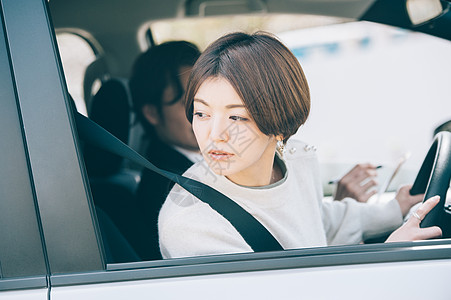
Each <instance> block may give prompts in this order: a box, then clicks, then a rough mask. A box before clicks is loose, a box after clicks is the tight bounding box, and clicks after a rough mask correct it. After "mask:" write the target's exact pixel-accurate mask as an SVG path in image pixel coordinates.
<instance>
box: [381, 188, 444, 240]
mask: <svg viewBox="0 0 451 300" xmlns="http://www.w3.org/2000/svg"><path fill="white" fill-rule="evenodd" d="M398 201H399V200H398ZM439 201H440V197H439V196H434V197H431V198H429V199H428V200H427V201H425V202H424V203H423V204H421V206H420V207H419V208H418V209H417V211H416V212H414V213H413V214H412V216H411V217H410V218H409V220H407V222H406V223H404V224H403V225H402V226H401V227H399V228H398V229H397V230H395V231H394V232H393V233H392V234H391V235H390V236H389V237H388V239H387V240H386V242H403V241H416V240H427V239H432V238H438V237H441V236H442V230H441V229H440V227H438V226H432V227H427V228H420V223H421V221H422V220H423V219H424V217H425V216H426V215H427V214H428V213H429V212H430V211H431V210H432V209H433V208H434V206H436V205H437V203H439Z"/></svg>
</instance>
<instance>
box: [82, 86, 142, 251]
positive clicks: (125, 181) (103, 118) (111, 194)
mask: <svg viewBox="0 0 451 300" xmlns="http://www.w3.org/2000/svg"><path fill="white" fill-rule="evenodd" d="M89 111H90V115H89V117H90V119H91V120H93V121H94V122H96V123H97V124H99V125H100V126H102V127H103V128H105V129H106V130H108V131H109V132H110V133H111V134H113V135H114V136H116V137H117V138H118V139H119V140H121V141H122V142H124V143H125V144H128V140H129V133H130V125H131V119H132V117H131V109H130V105H129V94H128V91H127V85H126V84H125V83H124V82H123V81H122V80H119V79H110V80H108V81H106V82H105V83H104V84H103V85H102V86H101V87H100V89H99V91H98V92H97V93H96V94H95V95H94V96H93V98H92V100H91V107H90V110H89ZM83 155H84V160H85V165H86V170H87V173H88V178H89V183H90V186H91V193H92V197H93V200H94V204H95V206H96V208H98V209H101V210H102V212H103V213H104V214H106V215H108V216H109V218H111V221H112V222H113V223H114V224H115V225H116V226H117V228H118V229H119V231H120V232H121V233H122V234H123V235H124V237H125V239H126V240H127V241H128V242H129V243H130V244H131V245H132V246H133V245H134V243H136V241H139V239H142V237H140V236H138V232H139V230H138V228H140V227H142V226H141V225H140V222H141V220H142V216H141V212H140V210H139V209H138V208H137V205H136V202H135V191H136V188H137V186H138V184H139V180H140V172H139V171H138V170H131V169H130V168H127V167H124V161H123V159H122V158H121V157H119V156H116V155H114V154H111V153H109V152H107V151H104V150H101V149H98V148H96V147H93V146H91V145H85V146H84V151H83Z"/></svg>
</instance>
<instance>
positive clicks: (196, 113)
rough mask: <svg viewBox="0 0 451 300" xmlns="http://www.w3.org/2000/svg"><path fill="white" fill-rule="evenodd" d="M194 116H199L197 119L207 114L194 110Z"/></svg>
mask: <svg viewBox="0 0 451 300" xmlns="http://www.w3.org/2000/svg"><path fill="white" fill-rule="evenodd" d="M194 116H195V117H197V118H199V119H204V118H206V117H207V115H206V114H204V113H202V112H195V113H194Z"/></svg>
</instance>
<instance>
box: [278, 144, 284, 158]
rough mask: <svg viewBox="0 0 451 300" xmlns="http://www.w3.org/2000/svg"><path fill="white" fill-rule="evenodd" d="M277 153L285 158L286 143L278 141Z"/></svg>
mask: <svg viewBox="0 0 451 300" xmlns="http://www.w3.org/2000/svg"><path fill="white" fill-rule="evenodd" d="M276 151H277V152H278V153H279V155H280V156H281V157H283V154H284V153H285V143H284V142H283V141H277V146H276Z"/></svg>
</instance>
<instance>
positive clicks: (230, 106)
mask: <svg viewBox="0 0 451 300" xmlns="http://www.w3.org/2000/svg"><path fill="white" fill-rule="evenodd" d="M237 107H238V108H241V107H244V105H243V104H229V105H226V108H228V109H230V108H237Z"/></svg>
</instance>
